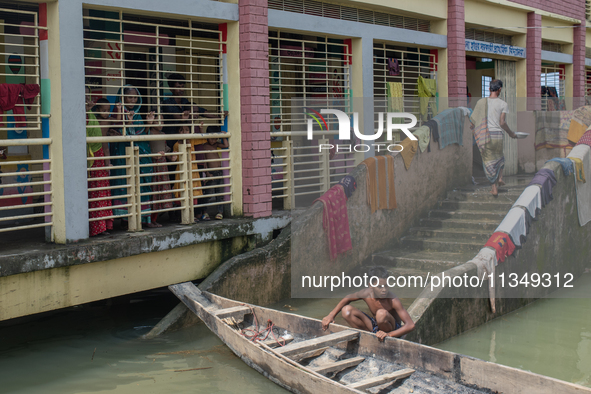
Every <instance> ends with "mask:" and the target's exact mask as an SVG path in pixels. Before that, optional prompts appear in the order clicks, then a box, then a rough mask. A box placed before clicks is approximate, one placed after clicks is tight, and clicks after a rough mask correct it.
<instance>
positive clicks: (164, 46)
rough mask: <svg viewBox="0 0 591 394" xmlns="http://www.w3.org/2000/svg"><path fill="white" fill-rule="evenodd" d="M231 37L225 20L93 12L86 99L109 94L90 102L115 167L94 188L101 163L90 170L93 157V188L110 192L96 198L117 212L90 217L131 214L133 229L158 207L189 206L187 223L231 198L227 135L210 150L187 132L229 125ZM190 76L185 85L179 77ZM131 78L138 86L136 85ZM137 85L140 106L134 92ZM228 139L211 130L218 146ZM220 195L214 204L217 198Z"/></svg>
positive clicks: (87, 12)
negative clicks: (226, 37) (226, 85)
mask: <svg viewBox="0 0 591 394" xmlns="http://www.w3.org/2000/svg"><path fill="white" fill-rule="evenodd" d="M224 44H225V42H224V41H223V39H222V32H221V31H220V30H219V29H218V26H217V25H211V24H205V23H197V22H195V21H193V20H191V19H174V20H173V19H163V18H151V17H145V16H138V15H133V14H128V13H125V12H123V11H108V10H94V9H84V52H85V53H84V62H85V76H86V86H87V87H88V88H89V90H90V92H88V93H87V101H91V100H92V101H94V102H96V101H97V100H98V99H101V98H102V99H106V100H108V103H104V106H102V107H101V105H95V106H94V107H93V108H88V107H89V105H87V119H88V118H89V117H90V116H91V114H93V116H96V117H97V119H98V122H99V123H100V125H99V126H95V127H94V128H97V127H98V128H100V129H101V131H102V136H101V137H98V136H92V137H87V141H88V142H89V143H92V142H94V143H99V142H100V143H102V144H103V148H104V147H105V146H108V147H109V150H110V153H109V154H107V155H106V156H105V158H104V160H110V161H111V165H112V167H110V168H109V169H110V176H109V177H108V178H106V179H108V181H109V184H110V185H109V186H101V185H100V184H99V185H98V186H96V185H93V186H92V187H91V186H90V182H92V181H95V182H99V181H101V176H100V174H99V173H100V168H98V169H94V168H90V166H91V163H93V162H94V160H93V158H92V157H89V158H88V160H89V176H88V178H89V192H91V193H92V192H99V191H103V190H109V191H110V196H109V197H104V196H100V197H95V198H91V199H90V200H89V201H91V202H92V201H102V200H111V201H112V204H113V211H112V214H111V215H110V216H107V217H104V215H102V216H100V215H99V216H95V217H93V216H91V218H90V222H91V223H92V222H93V221H97V220H103V219H114V218H124V219H125V220H128V221H129V229H130V230H137V229H139V228H141V225H142V222H146V221H147V222H149V221H150V220H147V219H149V218H150V216H151V215H152V214H156V213H163V212H169V211H180V212H181V214H182V219H181V220H182V222H183V223H186V224H188V223H192V222H193V218H194V215H195V212H199V211H200V209H203V208H206V207H209V206H212V205H217V206H220V207H223V206H226V205H227V204H229V203H231V195H232V191H231V186H232V181H231V174H230V161H229V151H230V149H231V147H228V144H226V143H225V142H224V143H222V144H221V145H224V144H225V147H223V148H220V146H219V145H215V146H214V147H213V148H211V147H210V148H209V149H213V150H207V148H204V147H207V146H209V145H204V143H205V142H206V141H205V139H204V138H202V137H201V138H200V137H199V136H196V135H191V136H187V138H186V139H184V138H181V136H180V134H198V133H203V132H205V131H206V130H207V128H209V127H212V126H221V125H223V124H224V117H225V114H224V107H223V102H224V97H223V94H224V92H223V74H222V70H223V57H222V52H223V45H224ZM175 74H177V75H175ZM178 75H180V77H179V76H178ZM183 79H184V81H185V82H184V89H183V88H182V87H180V86H176V85H177V82H175V81H179V80H180V81H183ZM171 84H172V85H171ZM126 85H132V86H134V87H135V88H136V91H133V90H131V91H127V90H126V89H124V87H125V86H126ZM173 90H174V92H173ZM138 92H139V96H140V97H141V103H140V102H139V98H138V99H135V97H137V93H138ZM133 100H137V101H136V102H137V104H136V105H134V103H133ZM178 100H180V103H179V104H177V103H178ZM122 101H123V105H121V104H120V103H121V102H122ZM117 103H119V105H117ZM101 108H106V109H107V111H108V112H107V113H106V118H101V117H100V116H101V114H103V113H104V112H103V111H104V110H101ZM151 112H153V114H152V113H151ZM109 115H110V117H109ZM152 116H154V119H153V120H152V119H149V118H151V117H152ZM123 118H126V119H128V120H127V121H124V120H123ZM210 130H211V129H210ZM120 134H122V135H124V136H126V138H125V139H123V137H122V136H121V135H120ZM173 135H174V137H173ZM210 136H211V137H210ZM222 136H223V138H222ZM229 137H231V135H230V133H223V132H221V133H220V130H219V129H217V131H215V132H214V134H209V135H208V138H210V139H213V140H216V141H218V142H216V144H218V143H219V141H222V142H223V141H227V138H229ZM219 138H222V140H218V139H219ZM171 139H173V140H172V141H171ZM107 143H108V145H107ZM175 143H176V144H175ZM216 146H217V148H216ZM202 148H203V149H202ZM155 149H158V150H157V151H156V150H155ZM218 149H221V150H219V153H218ZM113 163H115V164H113ZM206 178H207V179H206ZM198 196H200V197H198ZM211 198H213V199H214V201H213V202H208V201H210V200H211ZM228 198H229V200H228ZM104 210H105V208H103V207H97V208H91V209H90V212H91V213H93V212H99V211H104Z"/></svg>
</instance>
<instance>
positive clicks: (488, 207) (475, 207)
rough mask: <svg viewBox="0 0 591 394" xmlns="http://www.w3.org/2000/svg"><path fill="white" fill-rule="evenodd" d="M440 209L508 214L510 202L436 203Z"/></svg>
mask: <svg viewBox="0 0 591 394" xmlns="http://www.w3.org/2000/svg"><path fill="white" fill-rule="evenodd" d="M438 205H439V207H440V209H444V210H445V209H448V210H462V211H478V212H480V211H484V212H495V211H501V212H505V213H507V212H509V210H510V209H511V206H512V205H513V202H512V201H496V202H470V201H440V202H439V203H438Z"/></svg>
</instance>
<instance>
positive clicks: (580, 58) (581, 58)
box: [573, 19, 586, 109]
mask: <svg viewBox="0 0 591 394" xmlns="http://www.w3.org/2000/svg"><path fill="white" fill-rule="evenodd" d="M585 30H586V29H585V20H584V19H583V20H582V21H581V24H580V25H578V26H575V28H574V29H573V109H575V108H578V107H580V106H582V105H585Z"/></svg>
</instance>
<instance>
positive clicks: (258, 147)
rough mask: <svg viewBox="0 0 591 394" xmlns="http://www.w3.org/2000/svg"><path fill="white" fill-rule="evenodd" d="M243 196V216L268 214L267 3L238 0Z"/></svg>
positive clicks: (269, 207) (269, 156)
mask: <svg viewBox="0 0 591 394" xmlns="http://www.w3.org/2000/svg"><path fill="white" fill-rule="evenodd" d="M238 15H239V23H240V25H239V43H240V100H241V105H240V111H241V137H242V138H241V139H242V195H243V213H244V215H245V216H252V217H255V218H256V217H263V216H270V215H271V140H270V137H269V131H270V124H269V120H270V112H271V110H270V105H269V59H268V57H269V42H268V40H269V30H268V17H267V1H266V0H239V1H238Z"/></svg>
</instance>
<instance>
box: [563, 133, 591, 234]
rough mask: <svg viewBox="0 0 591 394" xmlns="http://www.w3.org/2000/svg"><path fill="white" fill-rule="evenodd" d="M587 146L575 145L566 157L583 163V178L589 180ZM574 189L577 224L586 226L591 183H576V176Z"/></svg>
mask: <svg viewBox="0 0 591 394" xmlns="http://www.w3.org/2000/svg"><path fill="white" fill-rule="evenodd" d="M589 150H590V148H589V145H585V144H581V145H577V146H575V147H574V148H573V150H571V151H570V153H569V155H568V157H577V158H579V159H581V161H582V162H583V170H584V171H585V178H587V179H589V177H590V176H589V175H588V174H591V160H590V159H589ZM573 176H574V177H575V188H576V190H577V211H578V213H579V224H580V225H581V226H584V225H586V224H587V223H588V222H589V221H590V220H591V182H590V181H589V180H587V182H585V183H583V182H577V178H576V174H573Z"/></svg>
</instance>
